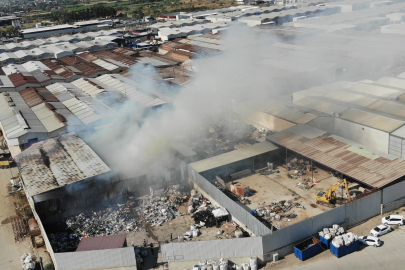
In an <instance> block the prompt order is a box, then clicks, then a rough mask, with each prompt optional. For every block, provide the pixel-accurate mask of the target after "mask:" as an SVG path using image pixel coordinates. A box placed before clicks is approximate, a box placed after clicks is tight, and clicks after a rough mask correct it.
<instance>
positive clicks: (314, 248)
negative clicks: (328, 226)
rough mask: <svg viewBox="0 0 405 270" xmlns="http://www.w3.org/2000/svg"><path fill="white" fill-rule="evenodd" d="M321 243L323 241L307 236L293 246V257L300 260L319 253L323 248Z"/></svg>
mask: <svg viewBox="0 0 405 270" xmlns="http://www.w3.org/2000/svg"><path fill="white" fill-rule="evenodd" d="M322 245H323V243H321V241H319V240H318V239H316V238H314V237H311V238H308V239H307V240H305V241H303V242H301V243H299V244H298V245H296V246H295V247H294V254H295V257H297V258H298V259H300V260H301V261H305V260H306V259H308V258H311V257H313V256H315V255H316V254H318V253H321V252H322V251H323V250H324V248H323V247H322Z"/></svg>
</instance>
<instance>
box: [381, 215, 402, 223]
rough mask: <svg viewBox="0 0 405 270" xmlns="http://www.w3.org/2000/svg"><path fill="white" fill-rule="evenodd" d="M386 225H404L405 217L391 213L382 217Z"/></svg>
mask: <svg viewBox="0 0 405 270" xmlns="http://www.w3.org/2000/svg"><path fill="white" fill-rule="evenodd" d="M381 222H382V224H384V225H403V224H404V223H403V222H404V217H403V216H401V215H389V216H386V217H383V218H382V219H381Z"/></svg>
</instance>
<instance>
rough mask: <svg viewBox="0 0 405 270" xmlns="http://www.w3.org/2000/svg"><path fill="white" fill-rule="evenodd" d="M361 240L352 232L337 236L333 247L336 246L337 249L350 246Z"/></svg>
mask: <svg viewBox="0 0 405 270" xmlns="http://www.w3.org/2000/svg"><path fill="white" fill-rule="evenodd" d="M358 239H359V238H358V237H357V235H355V234H354V233H352V232H348V233H345V234H342V235H337V236H335V237H334V238H333V240H332V245H334V246H335V247H337V248H339V247H341V246H343V245H345V246H350V245H351V243H353V242H354V241H357V240H358Z"/></svg>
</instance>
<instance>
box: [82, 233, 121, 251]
mask: <svg viewBox="0 0 405 270" xmlns="http://www.w3.org/2000/svg"><path fill="white" fill-rule="evenodd" d="M126 239H127V235H126V234H118V235H108V236H97V237H87V238H83V239H82V240H81V241H80V244H79V246H78V247H77V249H76V251H88V250H101V249H113V248H122V247H124V244H125V240H126Z"/></svg>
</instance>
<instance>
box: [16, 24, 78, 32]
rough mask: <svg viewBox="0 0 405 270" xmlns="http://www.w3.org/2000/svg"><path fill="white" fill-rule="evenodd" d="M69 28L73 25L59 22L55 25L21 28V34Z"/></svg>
mask: <svg viewBox="0 0 405 270" xmlns="http://www.w3.org/2000/svg"><path fill="white" fill-rule="evenodd" d="M69 28H72V29H73V28H75V26H73V25H70V24H61V25H55V26H49V27H40V28H30V29H24V30H21V32H22V33H23V34H32V33H37V32H44V31H52V30H61V29H69Z"/></svg>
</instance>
